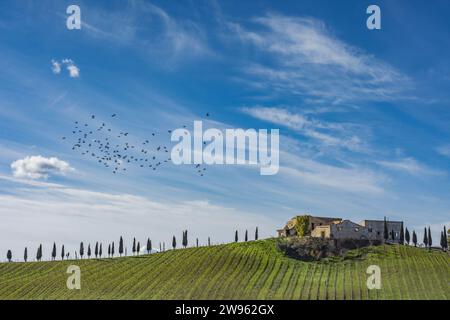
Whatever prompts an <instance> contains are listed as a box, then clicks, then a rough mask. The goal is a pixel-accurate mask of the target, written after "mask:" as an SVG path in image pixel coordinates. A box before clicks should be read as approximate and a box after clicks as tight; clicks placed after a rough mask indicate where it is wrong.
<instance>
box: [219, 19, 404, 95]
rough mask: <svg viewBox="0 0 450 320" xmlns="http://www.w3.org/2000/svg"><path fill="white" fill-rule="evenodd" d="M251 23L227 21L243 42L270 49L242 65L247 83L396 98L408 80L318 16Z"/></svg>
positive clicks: (309, 92) (281, 89)
mask: <svg viewBox="0 0 450 320" xmlns="http://www.w3.org/2000/svg"><path fill="white" fill-rule="evenodd" d="M254 22H255V23H256V24H257V25H258V28H257V29H256V28H255V30H257V31H252V30H251V29H250V28H249V27H243V26H241V25H238V24H235V23H228V24H227V25H228V27H229V29H230V30H231V31H232V32H233V34H234V35H235V37H237V38H238V39H240V40H241V41H242V42H243V43H244V44H245V45H248V44H250V45H251V46H253V47H255V48H257V49H258V50H261V51H264V52H266V53H269V54H270V57H271V60H267V59H265V60H266V61H265V62H264V63H263V64H262V63H258V62H254V63H251V64H246V67H244V71H245V72H246V73H247V74H249V75H250V76H251V79H248V83H249V84H254V85H256V86H258V87H261V86H262V87H264V88H270V89H271V91H278V92H279V93H290V94H293V95H301V96H306V97H307V98H308V97H314V98H320V99H324V98H325V99H327V100H329V101H333V102H336V101H340V102H349V101H355V100H392V99H397V98H398V97H401V92H402V91H403V89H404V88H405V87H408V86H409V85H410V80H409V79H408V78H407V77H406V76H404V75H402V74H401V73H400V72H398V71H397V70H395V69H394V68H393V67H392V66H390V65H388V64H386V63H384V62H382V61H380V60H378V59H376V58H375V57H373V56H370V55H368V54H366V53H364V52H362V51H361V50H359V49H357V48H354V47H352V46H350V45H348V44H346V43H345V42H343V41H341V40H339V39H337V38H336V37H334V36H333V34H332V33H331V32H330V31H329V30H327V28H326V26H325V24H323V23H322V22H320V21H318V20H315V19H312V18H293V17H286V16H281V15H267V16H265V17H261V18H257V19H254ZM260 27H262V29H261V28H260Z"/></svg>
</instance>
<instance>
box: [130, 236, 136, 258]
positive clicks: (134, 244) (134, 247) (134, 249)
mask: <svg viewBox="0 0 450 320" xmlns="http://www.w3.org/2000/svg"><path fill="white" fill-rule="evenodd" d="M131 251H133V255H134V253H135V252H136V238H133V247H132V248H131Z"/></svg>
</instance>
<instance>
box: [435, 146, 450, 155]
mask: <svg viewBox="0 0 450 320" xmlns="http://www.w3.org/2000/svg"><path fill="white" fill-rule="evenodd" d="M436 151H437V153H439V154H440V155H443V156H445V157H449V158H450V144H447V145H443V146H440V147H438V148H436Z"/></svg>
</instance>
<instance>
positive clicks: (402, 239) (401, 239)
mask: <svg viewBox="0 0 450 320" xmlns="http://www.w3.org/2000/svg"><path fill="white" fill-rule="evenodd" d="M400 244H405V234H404V233H403V222H402V225H401V228H400Z"/></svg>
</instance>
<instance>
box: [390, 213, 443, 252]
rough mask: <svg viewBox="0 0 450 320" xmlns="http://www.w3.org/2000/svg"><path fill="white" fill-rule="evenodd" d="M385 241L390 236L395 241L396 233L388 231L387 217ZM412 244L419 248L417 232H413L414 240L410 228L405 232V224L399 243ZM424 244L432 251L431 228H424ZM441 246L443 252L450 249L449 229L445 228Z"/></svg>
mask: <svg viewBox="0 0 450 320" xmlns="http://www.w3.org/2000/svg"><path fill="white" fill-rule="evenodd" d="M383 236H384V240H385V241H387V240H389V236H390V237H391V240H392V241H395V232H394V230H391V231H390V232H389V231H388V226H387V221H386V217H384V234H383ZM410 242H412V244H414V246H415V247H417V234H416V231H415V230H413V232H412V239H411V236H410V233H409V230H408V228H405V230H403V222H402V225H401V228H400V235H399V243H400V244H405V243H406V244H408V245H409V244H410ZM423 244H424V245H425V247H426V248H428V249H431V247H432V245H433V238H432V236H431V230H430V227H428V228H426V227H425V228H424V230H423ZM440 245H441V248H442V249H443V250H447V249H448V238H447V229H446V227H445V226H444V230H443V231H441V239H440Z"/></svg>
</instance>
